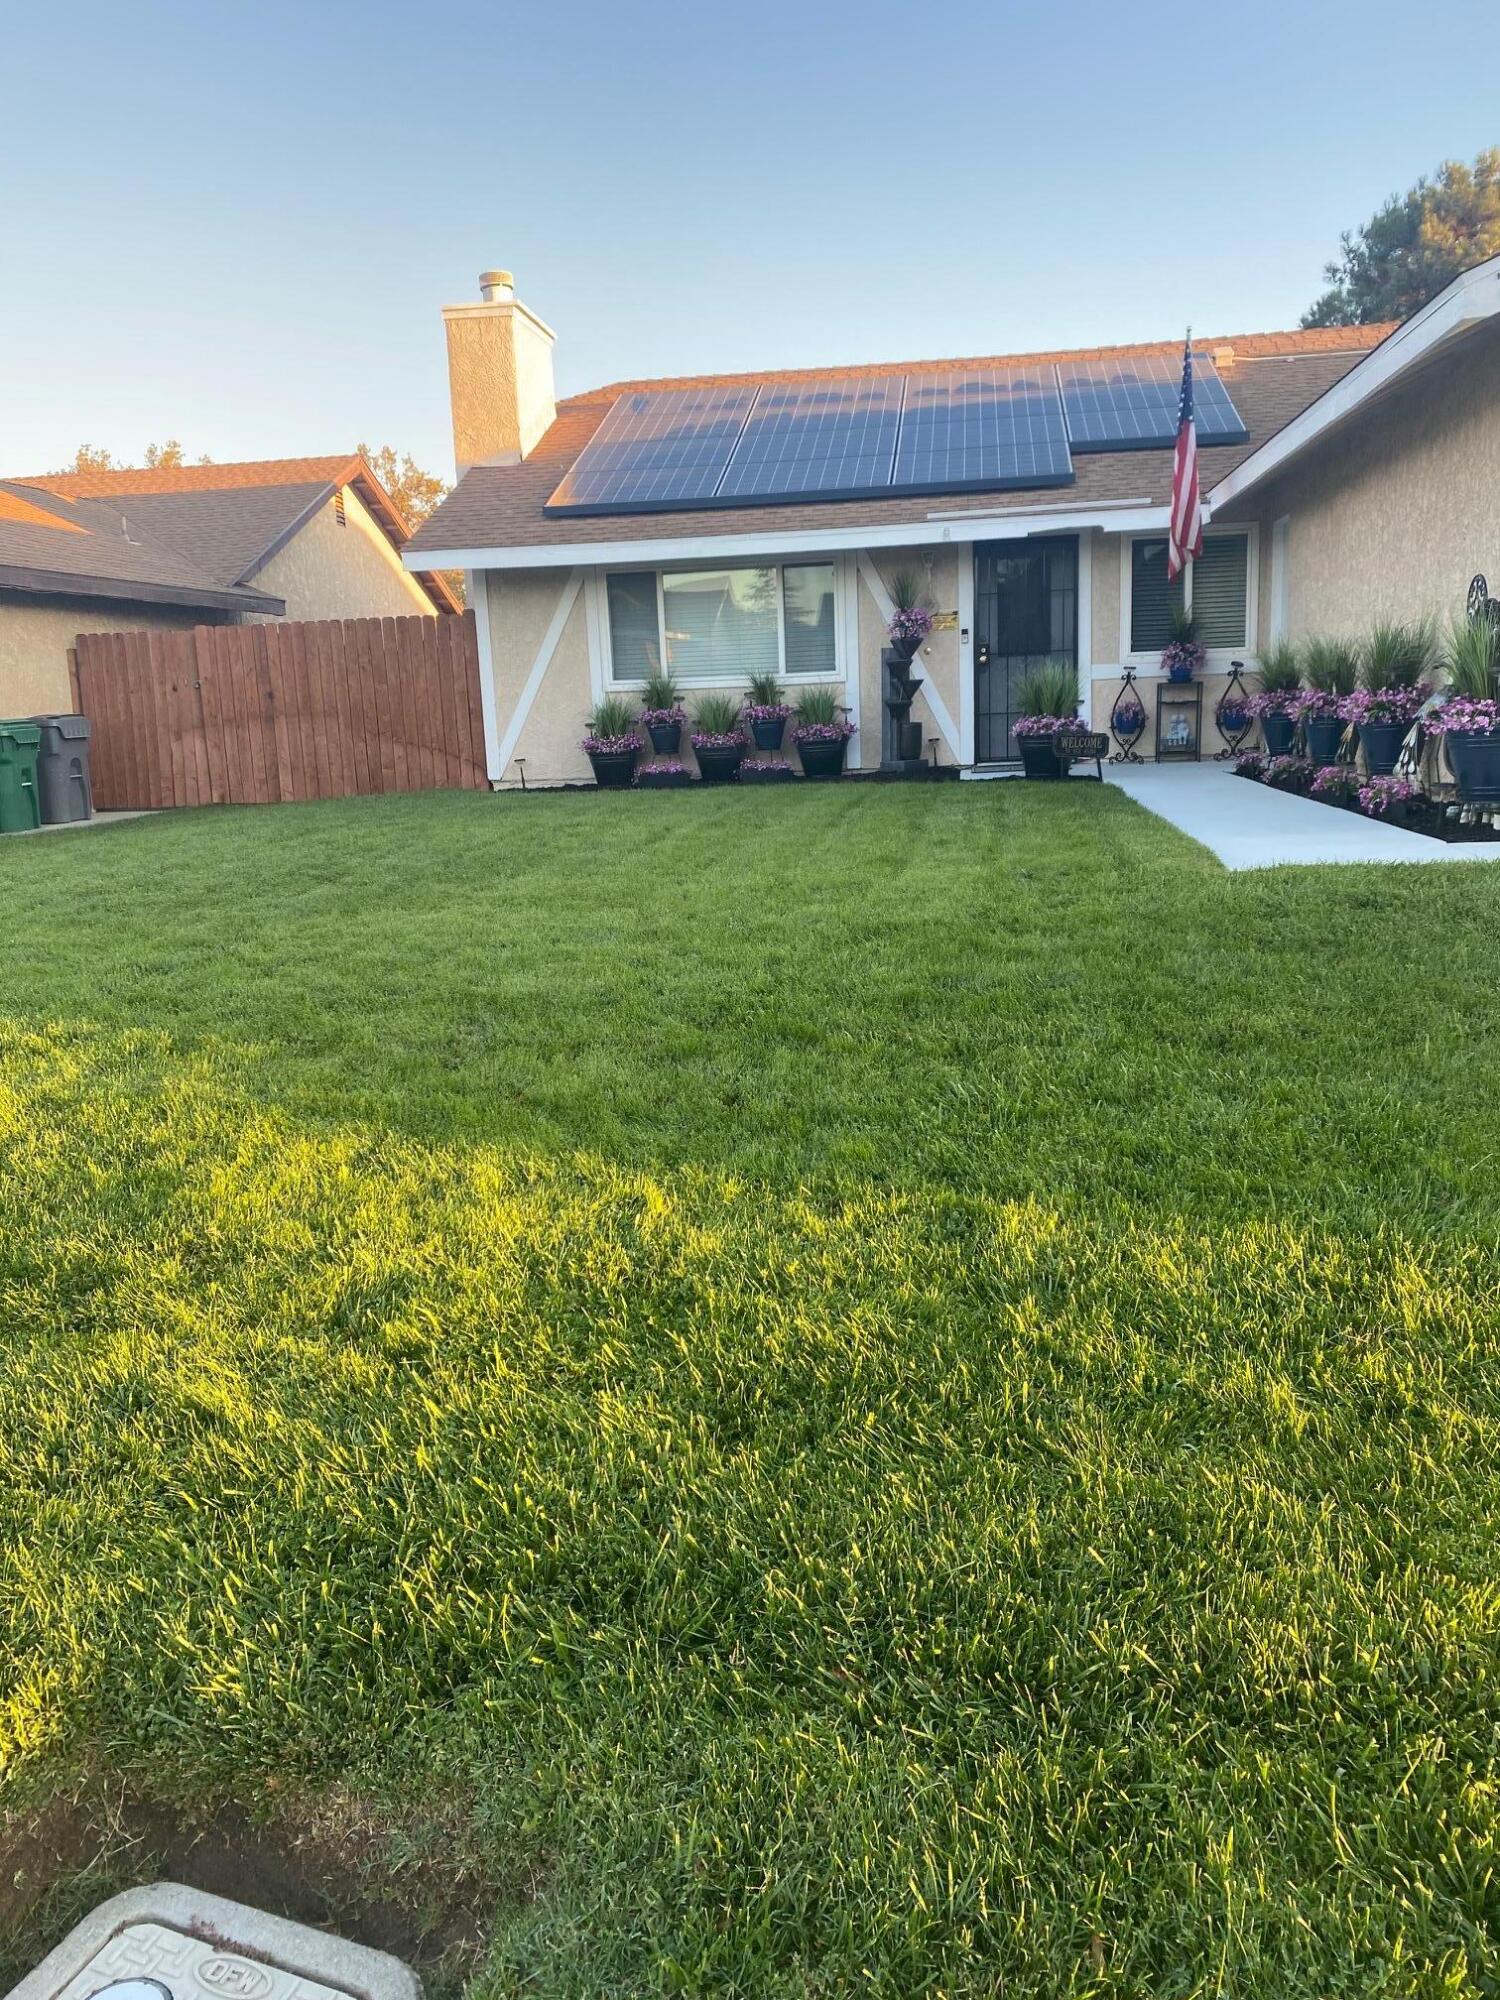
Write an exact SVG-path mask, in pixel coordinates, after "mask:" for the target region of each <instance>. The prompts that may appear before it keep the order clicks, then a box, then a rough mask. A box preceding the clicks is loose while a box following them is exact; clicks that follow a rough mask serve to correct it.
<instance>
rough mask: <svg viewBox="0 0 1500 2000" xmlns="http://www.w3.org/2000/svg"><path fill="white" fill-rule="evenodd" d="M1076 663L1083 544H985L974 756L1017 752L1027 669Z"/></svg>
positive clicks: (980, 566) (979, 556) (977, 607)
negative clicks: (1022, 687) (1018, 696)
mask: <svg viewBox="0 0 1500 2000" xmlns="http://www.w3.org/2000/svg"><path fill="white" fill-rule="evenodd" d="M1049 659H1063V660H1067V661H1068V662H1069V663H1070V664H1071V665H1073V666H1074V667H1076V666H1077V664H1078V538H1077V536H1076V535H1057V536H1051V537H1047V538H1040V539H1037V540H1032V541H1021V542H980V543H979V544H978V545H977V546H976V548H975V550H974V757H975V761H976V763H980V764H1004V763H1007V762H1010V761H1011V760H1013V759H1014V758H1016V757H1019V756H1020V754H1021V753H1020V751H1019V750H1018V749H1017V748H1016V738H1015V723H1016V714H1017V710H1016V693H1017V690H1018V689H1019V687H1020V684H1021V682H1022V681H1023V680H1024V679H1025V677H1026V673H1027V670H1028V668H1030V667H1037V666H1040V665H1041V664H1042V663H1043V661H1045V660H1049Z"/></svg>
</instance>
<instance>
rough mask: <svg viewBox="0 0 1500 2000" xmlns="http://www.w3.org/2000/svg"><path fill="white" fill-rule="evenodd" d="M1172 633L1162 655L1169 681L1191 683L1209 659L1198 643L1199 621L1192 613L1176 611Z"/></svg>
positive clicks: (1172, 618) (1172, 623) (1173, 617)
mask: <svg viewBox="0 0 1500 2000" xmlns="http://www.w3.org/2000/svg"><path fill="white" fill-rule="evenodd" d="M1171 632H1172V636H1171V638H1170V639H1169V640H1168V641H1167V643H1166V645H1165V646H1164V647H1163V648H1162V655H1161V663H1162V665H1163V667H1165V669H1166V673H1167V679H1168V680H1169V681H1190V680H1191V679H1192V678H1193V676H1194V674H1197V673H1201V672H1202V670H1203V662H1204V661H1205V660H1206V659H1207V658H1208V653H1207V650H1206V648H1204V647H1203V646H1201V645H1200V644H1199V643H1198V621H1197V619H1196V618H1195V617H1194V616H1193V614H1192V612H1191V611H1183V610H1174V611H1173V612H1172V616H1171Z"/></svg>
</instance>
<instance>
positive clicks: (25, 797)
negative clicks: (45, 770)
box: [0, 722, 42, 833]
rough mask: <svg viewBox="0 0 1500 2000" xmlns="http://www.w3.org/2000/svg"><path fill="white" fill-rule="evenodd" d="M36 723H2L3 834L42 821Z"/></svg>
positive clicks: (0, 818)
mask: <svg viewBox="0 0 1500 2000" xmlns="http://www.w3.org/2000/svg"><path fill="white" fill-rule="evenodd" d="M41 740H42V732H41V730H40V729H38V728H37V726H36V724H35V723H34V722H0V833H26V832H29V831H30V829H31V828H32V827H34V826H40V825H41V823H42V813H41V807H40V806H39V805H38V803H37V796H36V753H37V746H38V745H39V744H40V742H41Z"/></svg>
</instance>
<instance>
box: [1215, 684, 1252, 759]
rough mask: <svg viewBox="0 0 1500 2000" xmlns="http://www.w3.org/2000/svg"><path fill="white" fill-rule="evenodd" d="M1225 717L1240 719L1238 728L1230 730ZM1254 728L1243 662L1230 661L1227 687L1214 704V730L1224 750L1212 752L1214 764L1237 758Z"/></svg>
mask: <svg viewBox="0 0 1500 2000" xmlns="http://www.w3.org/2000/svg"><path fill="white" fill-rule="evenodd" d="M1226 715H1237V716H1238V717H1239V719H1240V720H1239V727H1238V728H1236V729H1231V728H1230V727H1229V725H1228V723H1227V722H1226V721H1225V716H1226ZM1254 727H1255V717H1254V716H1253V715H1252V714H1251V713H1250V692H1249V689H1248V688H1247V687H1246V686H1245V663H1244V661H1243V660H1231V661H1230V663H1229V682H1228V685H1227V686H1226V687H1225V689H1224V692H1223V693H1222V694H1221V695H1220V696H1219V699H1218V700H1217V701H1216V702H1215V703H1214V728H1215V729H1217V730H1218V732H1219V734H1220V735H1221V736H1222V737H1223V739H1224V748H1223V749H1222V750H1216V751H1215V752H1214V762H1215V763H1216V764H1224V763H1227V762H1228V760H1229V759H1230V758H1231V757H1237V756H1238V755H1239V753H1240V746H1241V744H1242V743H1243V742H1244V741H1245V738H1246V737H1247V736H1248V735H1249V734H1250V732H1251V730H1252V729H1253V728H1254Z"/></svg>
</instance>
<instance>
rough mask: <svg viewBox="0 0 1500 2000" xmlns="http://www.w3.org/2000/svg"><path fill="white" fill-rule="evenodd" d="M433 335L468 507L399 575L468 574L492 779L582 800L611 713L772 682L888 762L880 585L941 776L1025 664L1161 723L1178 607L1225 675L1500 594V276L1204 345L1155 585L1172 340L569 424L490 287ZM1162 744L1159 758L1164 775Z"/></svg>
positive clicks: (609, 398) (538, 361) (1008, 716)
mask: <svg viewBox="0 0 1500 2000" xmlns="http://www.w3.org/2000/svg"><path fill="white" fill-rule="evenodd" d="M480 282H481V292H482V297H481V300H480V302H479V303H476V304H473V305H460V306H450V307H447V308H445V309H444V320H445V323H446V329H447V340H448V362H449V380H450V389H451V395H452V411H453V436H454V450H455V456H456V460H457V467H458V472H459V483H458V485H457V487H456V489H455V490H454V492H453V493H452V494H451V495H450V496H449V498H448V499H447V500H446V501H445V502H444V503H443V505H442V506H441V507H440V508H439V509H438V510H437V512H436V513H435V514H434V515H433V516H432V517H431V518H430V519H429V520H428V521H427V522H426V523H424V525H423V526H422V528H421V529H420V530H419V531H418V533H417V534H416V535H415V536H414V537H413V539H412V542H411V544H410V545H409V547H408V549H407V552H406V558H405V559H406V561H407V563H408V564H409V565H415V564H417V563H423V564H431V565H433V566H437V567H444V568H448V567H451V568H459V569H463V570H465V571H467V572H469V585H468V592H467V595H468V598H469V602H470V603H471V604H472V605H474V606H475V608H476V610H477V612H478V628H479V638H480V654H481V677H482V680H483V683H484V695H485V709H486V727H487V735H488V743H487V753H488V760H489V770H490V776H491V778H492V780H493V781H494V782H495V783H497V784H511V783H514V782H516V780H517V776H518V771H519V768H520V764H521V762H522V760H524V763H525V774H526V778H527V781H528V782H531V783H543V784H545V783H562V782H569V781H573V780H584V779H586V778H587V777H588V775H589V767H588V764H587V761H586V760H585V758H584V756H583V753H582V751H581V750H580V749H579V739H580V737H581V736H582V735H583V733H584V722H585V718H586V717H587V715H588V713H589V710H590V709H591V707H592V706H593V704H594V703H595V702H596V701H597V700H598V699H599V697H600V696H602V695H603V694H605V693H607V692H609V691H611V690H619V691H621V692H623V693H625V694H627V695H633V694H635V693H636V692H638V690H639V688H640V686H641V683H642V681H643V679H644V677H645V676H646V674H647V673H648V672H650V671H651V670H652V669H654V668H656V667H663V666H664V667H667V668H669V669H670V670H671V671H672V672H673V673H674V674H675V675H676V677H677V678H678V680H679V681H680V682H681V683H682V685H683V687H684V688H685V690H687V692H688V697H689V706H691V700H692V697H693V695H694V693H696V692H698V691H701V690H704V689H708V688H726V689H735V690H737V689H743V687H744V686H745V682H746V679H747V676H748V674H749V673H751V672H753V671H755V670H757V669H761V668H772V669H777V670H779V671H780V672H781V673H782V674H783V675H784V677H785V678H786V680H787V682H788V683H789V685H790V686H791V687H793V688H796V687H798V686H806V685H809V684H812V683H828V682H832V683H836V684H837V685H838V686H839V687H840V688H841V689H842V690H843V697H842V698H843V702H844V704H845V706H846V707H847V710H848V713H849V716H850V719H851V720H852V721H854V722H855V723H856V724H857V726H858V734H857V736H856V737H855V739H854V748H853V754H852V758H851V762H852V763H853V765H854V766H855V767H856V768H864V769H870V768H873V767H876V766H878V765H879V764H880V763H881V761H882V756H883V752H884V750H885V747H886V746H885V745H884V744H883V741H882V735H883V727H884V712H883V696H884V684H883V681H882V670H881V663H880V652H881V645H882V641H883V638H884V633H885V625H886V620H887V618H888V617H889V615H890V612H891V609H892V585H893V582H894V580H895V578H896V577H897V576H898V575H899V574H900V573H901V572H902V571H905V572H908V573H909V574H911V575H912V576H913V577H914V578H915V579H916V581H917V583H918V586H919V588H920V589H921V591H922V593H923V594H924V596H925V598H926V601H927V602H928V604H929V605H930V606H931V608H932V609H933V610H934V611H935V612H936V613H937V614H938V624H937V629H935V630H934V632H933V634H932V637H931V639H930V640H929V641H928V643H927V644H926V646H925V647H924V648H923V650H922V653H921V655H920V658H919V662H918V671H919V672H920V673H921V675H922V676H923V677H924V688H923V692H922V694H921V695H920V696H919V698H918V704H917V707H916V709H915V711H914V715H915V718H916V719H917V720H918V721H919V722H920V724H921V726H922V731H923V737H924V742H925V744H926V746H927V748H928V749H929V750H930V753H931V755H932V757H933V758H934V759H935V760H936V761H938V762H940V763H944V764H953V765H957V766H959V767H960V768H961V769H963V770H964V771H967V772H970V773H973V774H975V775H980V774H983V773H984V772H986V771H988V770H997V771H998V770H1003V769H1004V768H1005V767H1006V766H1007V765H1008V764H1009V763H1010V762H1011V761H1012V760H1013V759H1014V757H1015V754H1016V746H1015V736H1014V722H1015V717H1016V695H1017V688H1018V684H1019V682H1020V680H1021V678H1022V677H1023V676H1024V674H1025V672H1026V670H1027V669H1028V668H1029V667H1030V666H1031V665H1032V664H1033V663H1034V662H1036V661H1037V660H1038V659H1040V658H1042V657H1045V656H1056V655H1061V656H1064V657H1065V658H1067V659H1070V660H1073V661H1075V662H1076V664H1077V671H1078V687H1079V701H1080V705H1081V708H1082V712H1083V713H1084V714H1085V715H1086V716H1088V717H1089V718H1090V719H1091V720H1092V721H1093V722H1094V723H1095V724H1096V725H1097V726H1100V727H1103V726H1104V724H1105V722H1106V721H1107V718H1108V715H1109V712H1110V709H1111V706H1112V704H1113V702H1114V699H1115V696H1116V693H1117V691H1118V689H1119V687H1120V685H1121V677H1122V674H1123V672H1124V670H1125V669H1126V668H1127V667H1129V668H1131V669H1133V670H1134V671H1135V673H1136V674H1137V676H1138V678H1139V684H1140V687H1141V691H1142V694H1143V696H1144V698H1145V700H1146V705H1147V709H1148V714H1149V713H1151V712H1152V709H1153V706H1154V701H1153V697H1154V691H1155V683H1156V681H1157V679H1158V678H1159V674H1160V666H1159V660H1160V653H1161V649H1162V647H1163V645H1164V644H1165V642H1166V640H1167V638H1168V636H1169V625H1170V618H1171V613H1172V610H1173V607H1174V605H1179V604H1183V605H1190V606H1191V608H1192V610H1193V612H1194V614H1195V616H1196V617H1197V619H1198V622H1199V632H1200V637H1201V638H1202V640H1203V641H1204V643H1205V644H1206V645H1207V647H1208V653H1209V662H1208V664H1209V671H1208V673H1207V676H1206V681H1205V696H1204V700H1205V719H1206V728H1205V747H1206V748H1207V749H1208V750H1212V749H1213V748H1214V746H1215V742H1216V739H1215V737H1214V735H1213V732H1212V726H1211V722H1208V721H1207V718H1209V717H1211V713H1212V709H1213V704H1214V702H1215V700H1216V698H1217V696H1218V694H1219V692H1220V691H1221V690H1222V689H1223V687H1224V686H1225V685H1226V681H1227V675H1228V672H1229V669H1230V667H1231V664H1232V663H1233V662H1236V661H1241V662H1244V663H1245V666H1246V669H1247V671H1253V668H1254V665H1255V660H1256V656H1257V652H1258V649H1259V648H1260V647H1261V646H1262V645H1263V644H1265V643H1266V642H1267V641H1268V640H1270V639H1274V638H1276V637H1278V636H1280V635H1282V634H1286V635H1288V636H1293V637H1295V636H1297V635H1299V634H1303V633H1306V632H1309V631H1312V630H1314V629H1317V630H1330V631H1332V630H1338V631H1348V632H1357V631H1358V630H1360V629H1362V628H1363V627H1364V626H1365V625H1367V624H1368V622H1369V621H1370V619H1371V618H1372V617H1374V616H1375V615H1376V614H1377V613H1379V612H1390V613H1393V614H1401V615H1409V614H1416V613H1419V612H1421V611H1428V610H1430V611H1434V612H1437V613H1439V614H1442V613H1445V612H1451V611H1453V610H1455V609H1459V608H1461V607H1462V604H1463V601H1464V594H1465V589H1466V586H1467V585H1468V582H1469V580H1470V577H1471V576H1472V575H1473V574H1474V573H1475V572H1476V571H1483V570H1485V569H1486V568H1487V567H1488V569H1489V570H1490V571H1491V572H1492V573H1493V572H1495V571H1500V509H1497V506H1496V502H1495V497H1494V496H1495V495H1496V493H1497V492H1500V318H1497V308H1500V259H1495V260H1491V261H1490V262H1489V263H1487V264H1484V265H1482V266H1480V267H1478V268H1477V269H1475V270H1474V271H1471V272H1469V273H1468V274H1467V275H1466V276H1465V277H1463V278H1461V279H1459V280H1458V281H1457V282H1456V283H1455V284H1454V285H1452V286H1450V287H1449V289H1448V291H1447V292H1445V293H1444V294H1443V295H1442V297H1441V298H1440V299H1438V300H1436V301H1435V302H1434V303H1433V305H1431V306H1429V307H1428V308H1426V310H1425V311H1424V312H1422V313H1419V314H1418V315H1416V317H1415V318H1414V319H1413V320H1411V321H1409V322H1408V323H1407V324H1405V325H1403V326H1401V327H1390V326H1370V327H1340V328H1320V329H1303V330H1299V331H1296V332H1289V333H1255V334H1235V335H1229V336H1225V337H1221V338H1215V339H1209V340H1203V341H1195V343H1194V350H1195V355H1196V373H1197V391H1198V426H1199V438H1200V444H1201V447H1202V450H1201V465H1202V478H1203V486H1204V491H1205V494H1206V497H1207V502H1208V507H1209V513H1210V525H1209V527H1208V531H1207V537H1206V540H1205V545H1204V550H1203V554H1202V556H1201V557H1200V558H1199V559H1198V560H1197V561H1196V562H1195V563H1194V564H1192V565H1191V567H1190V569H1189V570H1188V572H1187V574H1186V575H1185V576H1184V577H1183V578H1181V579H1179V580H1178V581H1177V582H1176V583H1175V584H1171V585H1169V583H1168V579H1167V562H1166V540H1165V529H1166V521H1167V502H1168V497H1169V493H1170V489H1171V470H1172V449H1171V446H1172V439H1173V433H1174V430H1175V424H1176V411H1177V396H1178V387H1179V377H1180V371H1181V359H1182V343H1181V341H1180V340H1178V339H1170V340H1163V341H1159V342H1151V343H1145V344H1135V345H1127V346H1120V347H1103V348H1087V349H1078V350H1070V351H1065V352H1054V353H1047V354H1027V355H990V356H985V357H982V358H979V359H971V360H953V361H901V362H891V363H882V364H879V365H876V366H864V367H849V368H819V369H798V370H793V371H785V370H780V371H773V372H769V373H765V374H734V375H702V376H692V377H686V378H683V377H677V378H671V379H664V380H660V381H633V382H617V383H613V384H611V385H609V386H608V387H606V388H603V389H597V390H592V391H590V392H588V393H586V394H584V395H578V396H573V397H570V398H568V399H567V400H565V401H564V402H562V403H558V402H556V400H555V396H554V390H553V372H552V348H553V334H552V332H551V330H550V328H548V327H547V326H546V324H545V323H544V322H543V321H542V320H540V319H538V318H537V316H536V315H535V314H534V313H532V312H530V311H529V310H528V309H527V308H526V307H525V306H523V305H522V304H521V303H520V302H519V300H517V299H516V297H515V296H514V292H513V289H512V287H511V282H510V278H509V274H508V273H505V272H488V273H486V274H485V276H484V277H483V278H482V279H481V281H480ZM1152 742H1153V739H1152V735H1151V732H1150V730H1149V729H1148V732H1147V735H1146V738H1145V741H1144V743H1143V745H1142V748H1143V749H1144V750H1146V751H1147V752H1148V754H1149V752H1150V750H1151V748H1152Z"/></svg>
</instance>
